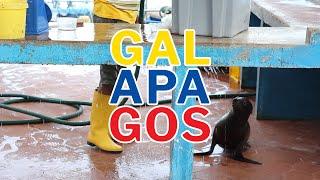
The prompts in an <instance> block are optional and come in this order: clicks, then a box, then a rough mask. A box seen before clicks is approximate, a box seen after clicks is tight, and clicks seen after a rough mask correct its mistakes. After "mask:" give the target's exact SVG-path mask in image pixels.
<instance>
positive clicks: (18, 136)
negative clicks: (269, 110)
mask: <svg viewBox="0 0 320 180" xmlns="http://www.w3.org/2000/svg"><path fill="white" fill-rule="evenodd" d="M145 75H146V71H145V70H144V69H143V70H142V76H141V77H140V79H139V86H140V87H143V85H144V84H145V81H146V77H145ZM220 79H221V78H220ZM98 81H99V67H98V66H47V65H44V66H40V65H5V64H4V65H3V64H2V65H0V92H2V93H24V94H29V95H36V96H42V97H54V98H63V99H68V100H91V99H92V97H91V96H92V93H93V90H94V89H95V87H96V85H97V84H98ZM205 81H206V85H207V88H208V89H209V91H210V92H218V91H228V90H232V88H230V86H229V84H228V83H227V82H226V81H225V78H224V80H223V81H220V80H216V79H214V78H212V77H210V78H208V77H207V78H205ZM143 91H145V89H144V90H143ZM142 94H145V93H143V92H142ZM161 97H163V98H165V99H166V98H169V97H170V94H164V95H162V96H161ZM0 101H2V100H1V99H0ZM15 106H18V107H24V108H28V109H32V110H35V111H37V112H43V113H45V114H49V115H58V114H65V113H68V112H71V111H73V109H72V108H69V107H65V106H58V105H51V104H44V103H42V104H19V105H15ZM208 108H209V109H210V110H211V112H212V114H211V115H210V116H209V117H208V119H207V120H208V122H210V124H212V126H214V124H215V122H216V121H217V120H218V119H219V118H220V117H221V116H222V115H223V114H224V113H225V112H227V111H228V109H229V108H230V100H218V101H213V102H212V105H210V106H208ZM148 109H149V108H140V110H141V112H142V115H144V114H145V113H146V112H147V110H148ZM89 111H90V108H86V109H85V113H84V114H83V115H82V116H81V117H79V118H77V119H76V120H83V119H85V120H86V119H88V117H89ZM0 118H1V119H5V120H9V119H23V118H30V117H27V116H25V115H21V114H18V113H12V112H9V111H7V110H3V109H0ZM142 119H143V118H142ZM124 121H125V120H124ZM250 124H251V137H250V142H249V143H250V145H251V148H250V149H249V150H248V151H246V152H245V153H244V155H245V157H248V158H250V159H254V160H257V161H259V162H262V163H263V165H261V166H258V165H252V164H246V163H241V162H237V161H234V160H231V159H229V158H227V157H226V156H224V155H223V153H222V149H221V148H218V147H217V148H216V149H215V152H214V154H213V155H211V156H209V157H196V158H195V161H194V170H193V178H194V179H290V180H291V179H299V180H300V179H320V137H319V133H318V132H319V130H320V121H307V122H302V121H294V122H289V121H257V120H256V119H255V118H254V116H251V118H250ZM159 127H161V131H164V130H165V129H164V128H165V127H166V126H165V123H164V122H162V121H161V120H160V121H159ZM161 131H160V132H161ZM87 132H88V127H76V128H74V127H67V126H62V125H57V124H39V125H25V126H2V127H0V179H1V180H2V179H33V180H36V179H66V178H67V179H168V177H169V164H170V145H169V144H161V145H160V144H155V143H153V142H147V141H148V139H147V138H146V136H145V135H144V138H143V139H144V141H146V143H142V144H136V143H132V144H127V145H124V152H123V153H122V154H110V153H105V152H102V151H99V150H97V149H94V148H91V147H89V146H87V145H86V134H87ZM208 145H209V142H208V143H204V144H199V145H196V146H195V149H197V150H201V149H205V148H206V147H208Z"/></svg>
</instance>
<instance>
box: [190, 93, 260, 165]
mask: <svg viewBox="0 0 320 180" xmlns="http://www.w3.org/2000/svg"><path fill="white" fill-rule="evenodd" d="M252 109H253V107H252V104H251V103H250V101H249V99H248V98H244V97H237V98H234V99H233V101H232V110H231V111H230V112H228V113H227V114H226V115H224V116H223V117H222V118H221V119H220V120H219V121H218V123H217V125H216V126H215V128H214V130H213V135H212V143H211V146H210V150H209V151H208V152H200V153H195V155H197V156H200V155H202V156H203V155H210V154H212V152H213V150H214V147H215V146H216V145H217V144H218V145H219V146H220V147H222V148H224V150H225V151H226V152H232V153H231V157H232V158H233V159H235V160H238V161H241V162H247V163H253V164H261V163H259V162H256V161H253V160H250V159H247V158H245V157H243V155H242V152H243V150H244V148H245V147H246V146H248V139H249V136H250V125H249V122H248V119H249V116H250V114H251V113H252Z"/></svg>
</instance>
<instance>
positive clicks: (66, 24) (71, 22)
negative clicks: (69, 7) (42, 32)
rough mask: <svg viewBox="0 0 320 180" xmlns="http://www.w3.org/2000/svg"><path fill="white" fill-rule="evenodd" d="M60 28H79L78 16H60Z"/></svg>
mask: <svg viewBox="0 0 320 180" xmlns="http://www.w3.org/2000/svg"><path fill="white" fill-rule="evenodd" d="M57 23H58V29H59V30H63V31H74V30H76V29H77V18H75V17H58V18H57Z"/></svg>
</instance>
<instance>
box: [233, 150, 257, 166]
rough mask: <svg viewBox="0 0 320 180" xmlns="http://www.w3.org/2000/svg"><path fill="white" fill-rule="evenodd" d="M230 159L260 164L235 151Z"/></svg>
mask: <svg viewBox="0 0 320 180" xmlns="http://www.w3.org/2000/svg"><path fill="white" fill-rule="evenodd" d="M232 159H234V160H237V161H241V162H245V163H251V164H257V165H262V163H260V162H257V161H254V160H251V159H248V158H245V157H243V155H242V153H236V154H235V156H233V157H232Z"/></svg>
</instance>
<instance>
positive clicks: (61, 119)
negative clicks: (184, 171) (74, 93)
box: [0, 92, 255, 126]
mask: <svg viewBox="0 0 320 180" xmlns="http://www.w3.org/2000/svg"><path fill="white" fill-rule="evenodd" d="M251 96H255V93H246V92H243V93H234V94H211V95H210V99H228V98H234V97H251ZM0 97H6V98H15V99H10V100H7V101H4V102H2V103H0V108H3V109H7V110H10V111H14V112H18V113H22V114H26V115H29V116H33V117H35V118H36V119H29V120H0V125H1V126H5V125H25V124H41V123H50V122H51V123H57V124H61V125H67V126H87V125H90V121H81V122H73V121H68V120H70V119H72V118H75V117H78V116H80V115H81V114H82V113H83V106H91V105H92V103H91V102H85V101H67V100H62V99H55V98H41V97H36V96H29V95H22V94H0ZM126 101H127V99H124V100H123V101H122V102H121V104H120V106H122V105H124V104H125V103H126ZM26 102H32V103H53V104H61V105H66V106H70V107H72V108H74V109H75V110H76V111H75V112H73V113H70V114H67V115H62V116H57V117H50V116H47V115H44V114H40V113H37V112H33V111H29V110H25V109H21V108H17V107H13V106H10V105H12V104H16V103H26ZM171 102H172V100H171V99H168V100H162V101H159V104H168V103H171ZM131 106H133V107H146V106H148V105H147V104H143V105H139V106H134V105H131Z"/></svg>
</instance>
